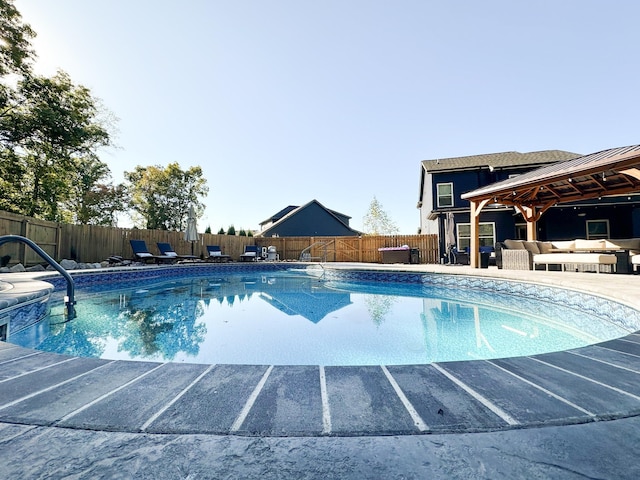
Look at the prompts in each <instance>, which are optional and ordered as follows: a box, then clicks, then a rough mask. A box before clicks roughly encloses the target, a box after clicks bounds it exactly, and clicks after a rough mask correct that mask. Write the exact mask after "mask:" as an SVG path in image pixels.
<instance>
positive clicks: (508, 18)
mask: <svg viewBox="0 0 640 480" xmlns="http://www.w3.org/2000/svg"><path fill="white" fill-rule="evenodd" d="M14 3H15V6H16V7H17V9H18V10H19V11H20V13H21V14H22V17H23V21H24V22H25V23H28V24H30V25H31V27H32V28H33V29H34V30H35V31H36V33H37V35H38V36H37V37H36V38H35V39H34V41H33V46H34V48H35V50H36V52H37V54H38V60H37V63H36V64H35V70H36V72H37V73H40V74H44V75H54V74H55V73H56V71H57V70H63V71H65V72H67V73H68V74H69V75H70V76H71V79H72V81H74V82H75V83H76V84H80V85H84V86H85V87H88V88H89V89H90V90H91V92H92V94H93V95H94V96H95V97H98V98H99V99H101V102H102V103H103V105H104V106H105V107H106V108H107V109H108V110H109V111H110V112H111V113H112V114H113V115H114V116H115V117H117V119H118V121H117V123H116V132H115V134H114V141H115V144H116V147H115V148H109V149H106V150H104V151H102V152H101V154H100V158H101V160H102V161H103V162H105V163H106V164H107V165H108V166H109V168H110V170H111V174H112V180H113V181H114V182H115V183H120V182H122V181H123V179H124V172H125V171H133V170H134V169H135V167H136V166H137V165H140V166H150V165H160V166H166V165H168V164H169V163H173V162H177V163H179V165H180V167H181V168H182V169H183V170H186V169H188V168H190V167H192V166H200V167H202V169H203V173H204V177H205V178H206V180H207V185H208V187H209V194H208V196H207V197H206V198H205V199H204V203H205V205H206V209H205V212H204V215H203V216H202V218H200V220H199V222H198V229H199V230H200V231H204V229H205V228H206V227H207V226H210V227H211V229H212V230H213V231H214V233H215V232H217V231H218V230H219V229H220V228H224V229H225V230H226V229H227V228H228V227H229V226H230V225H233V226H234V227H235V229H236V231H238V230H240V229H245V230H249V229H252V230H254V229H258V228H259V224H260V222H262V221H264V220H266V219H268V218H270V217H271V215H273V214H275V213H276V212H278V211H279V210H281V209H282V208H284V207H286V206H288V205H298V206H299V205H304V204H306V203H308V202H310V201H311V200H314V199H315V200H317V201H318V202H320V203H321V204H322V205H324V206H325V207H326V208H328V209H331V210H335V211H337V212H340V213H342V214H345V215H348V216H350V217H351V221H350V226H351V227H353V228H355V229H357V230H362V229H363V219H364V217H365V215H366V214H367V212H368V211H369V207H370V205H371V202H372V200H373V199H374V198H376V199H377V201H378V202H379V203H380V204H381V206H382V209H383V210H384V211H385V212H386V214H387V215H388V217H389V218H390V219H391V220H392V221H393V222H395V224H396V225H397V226H398V229H399V233H401V234H415V233H417V232H418V228H419V224H420V215H419V210H418V209H417V202H418V198H419V193H420V192H419V189H420V173H421V163H420V162H421V161H422V160H429V159H436V158H447V157H459V156H466V155H477V154H485V153H497V152H505V151H519V152H532V151H539V150H565V151H569V152H574V153H579V154H589V153H594V152H597V151H600V150H605V149H608V148H615V147H622V146H626V145H635V144H638V143H640V138H639V134H638V111H639V108H638V107H639V103H640V82H639V81H638V78H640V75H639V73H640V72H639V69H640V64H639V63H638V61H637V57H638V53H637V51H638V45H640V29H638V28H637V19H638V18H640V2H636V1H633V0H609V1H606V2H604V1H601V0H562V1H558V0H536V1H527V2H524V1H513V0H483V1H476V0H451V1H444V0H440V1H435V0H398V1H389V0H322V1H318V0H316V1H305V0H270V1H265V0H246V1H243V0H233V1H231V0H227V1H219V0H184V1H182V2H176V1H175V0H173V1H167V0H54V1H52V0H15V2H14ZM128 222H129V221H128V219H127V218H122V219H120V222H119V224H120V226H130V225H129V224H128Z"/></svg>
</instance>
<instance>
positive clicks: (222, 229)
mask: <svg viewBox="0 0 640 480" xmlns="http://www.w3.org/2000/svg"><path fill="white" fill-rule="evenodd" d="M218 235H224V228H222V227H220V230H218Z"/></svg>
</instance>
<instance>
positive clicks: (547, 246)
mask: <svg viewBox="0 0 640 480" xmlns="http://www.w3.org/2000/svg"><path fill="white" fill-rule="evenodd" d="M552 248H553V244H552V243H551V242H538V250H540V253H551V249H552Z"/></svg>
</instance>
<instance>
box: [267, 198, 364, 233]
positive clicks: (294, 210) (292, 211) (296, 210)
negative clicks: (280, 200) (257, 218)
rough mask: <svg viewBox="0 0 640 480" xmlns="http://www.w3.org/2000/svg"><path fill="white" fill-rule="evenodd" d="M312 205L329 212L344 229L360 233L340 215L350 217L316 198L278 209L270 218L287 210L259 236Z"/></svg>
mask: <svg viewBox="0 0 640 480" xmlns="http://www.w3.org/2000/svg"><path fill="white" fill-rule="evenodd" d="M312 205H317V206H318V207H320V208H321V209H323V210H325V211H326V212H327V214H329V215H330V216H331V217H333V218H334V219H335V220H336V221H337V222H339V223H340V224H341V225H342V226H343V227H344V228H345V229H348V230H351V231H352V232H353V234H354V235H360V234H361V233H362V232H359V231H358V230H354V229H353V228H351V227H350V226H349V225H348V224H347V223H345V222H344V221H343V220H342V219H341V218H340V217H342V218H346V219H350V218H351V217H350V216H348V215H344V214H342V213H339V212H336V211H334V210H329V209H328V208H326V207H325V206H324V205H322V204H321V203H320V202H319V201H317V200H315V199H314V200H311V201H310V202H308V203H305V204H304V205H302V206H300V207H293V206H289V207H286V208H284V209H282V210H280V212H278V213H277V214H276V215H273V216H272V217H271V219H275V217H276V216H277V215H278V214H280V213H283V212H285V211H286V212H287V213H285V214H284V215H282V216H281V217H280V218H278V219H277V220H275V221H274V222H273V224H271V225H270V226H269V227H267V228H266V229H265V230H264V231H262V232H260V234H259V235H260V236H269V232H271V231H273V230H275V229H277V227H278V226H280V225H282V224H283V223H284V222H287V221H288V220H290V219H291V218H292V217H293V216H295V215H297V214H299V213H301V212H302V211H304V210H305V209H307V208H308V207H310V206H312ZM271 219H269V220H265V221H264V222H262V223H261V224H260V225H264V224H265V223H268V222H270V221H271Z"/></svg>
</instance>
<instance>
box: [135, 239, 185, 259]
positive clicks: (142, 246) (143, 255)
mask: <svg viewBox="0 0 640 480" xmlns="http://www.w3.org/2000/svg"><path fill="white" fill-rule="evenodd" d="M129 243H130V244H131V249H132V250H133V259H134V260H135V261H138V262H144V263H148V262H155V263H163V262H174V261H175V260H176V259H175V258H174V257H171V256H169V255H154V254H153V253H151V252H150V251H149V249H148V248H147V242H145V241H144V240H129Z"/></svg>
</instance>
